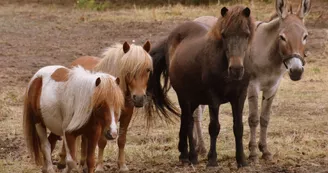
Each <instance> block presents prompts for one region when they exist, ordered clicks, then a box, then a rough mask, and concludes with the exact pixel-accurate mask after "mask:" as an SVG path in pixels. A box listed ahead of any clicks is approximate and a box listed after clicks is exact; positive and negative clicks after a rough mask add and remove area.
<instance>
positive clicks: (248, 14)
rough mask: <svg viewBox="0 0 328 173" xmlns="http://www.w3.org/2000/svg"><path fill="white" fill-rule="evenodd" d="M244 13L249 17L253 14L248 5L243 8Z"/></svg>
mask: <svg viewBox="0 0 328 173" xmlns="http://www.w3.org/2000/svg"><path fill="white" fill-rule="evenodd" d="M243 15H244V16H245V17H249V16H250V15H251V10H250V9H249V8H248V7H246V8H245V9H244V10H243Z"/></svg>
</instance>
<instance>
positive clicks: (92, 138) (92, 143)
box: [87, 125, 102, 173]
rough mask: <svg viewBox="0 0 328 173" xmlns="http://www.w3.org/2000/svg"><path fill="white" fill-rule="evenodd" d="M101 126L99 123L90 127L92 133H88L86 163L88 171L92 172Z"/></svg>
mask: <svg viewBox="0 0 328 173" xmlns="http://www.w3.org/2000/svg"><path fill="white" fill-rule="evenodd" d="M101 132H102V128H101V127H100V125H95V126H94V127H92V133H89V134H88V149H87V165H88V173H93V172H94V169H95V150H96V146H97V143H98V141H99V138H100V136H101Z"/></svg>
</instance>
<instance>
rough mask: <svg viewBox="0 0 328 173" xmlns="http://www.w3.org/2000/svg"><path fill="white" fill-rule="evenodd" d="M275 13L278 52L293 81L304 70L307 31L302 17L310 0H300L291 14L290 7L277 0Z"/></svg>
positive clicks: (307, 8)
mask: <svg viewBox="0 0 328 173" xmlns="http://www.w3.org/2000/svg"><path fill="white" fill-rule="evenodd" d="M276 5H277V6H276V9H277V14H278V16H279V17H280V28H279V38H277V39H278V40H279V41H278V47H279V54H280V56H281V57H282V61H283V63H284V65H285V67H286V68H287V69H288V73H289V77H290V79H291V80H293V81H297V80H300V79H301V77H302V74H303V72H304V65H305V61H304V57H305V53H304V51H305V45H306V42H307V37H308V32H307V30H306V28H305V26H304V23H303V18H304V16H305V15H306V14H307V13H308V12H309V10H310V0H302V5H301V8H300V9H299V10H298V12H297V14H293V11H292V9H291V8H289V10H288V9H287V5H286V2H285V1H284V0H277V4H276Z"/></svg>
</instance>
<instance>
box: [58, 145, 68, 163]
mask: <svg viewBox="0 0 328 173" xmlns="http://www.w3.org/2000/svg"><path fill="white" fill-rule="evenodd" d="M65 167H66V149H65V143H64V141H63V145H62V148H61V151H60V153H59V162H58V165H57V168H58V169H64V168H65Z"/></svg>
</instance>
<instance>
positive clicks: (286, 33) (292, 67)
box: [194, 0, 311, 161]
mask: <svg viewBox="0 0 328 173" xmlns="http://www.w3.org/2000/svg"><path fill="white" fill-rule="evenodd" d="M310 7H311V4H310V0H301V5H300V7H299V9H298V11H297V12H296V13H293V10H292V6H291V5H290V4H287V1H286V0H276V13H275V14H274V15H272V16H271V17H270V20H269V21H268V22H261V21H258V22H256V30H255V35H254V39H253V42H252V45H251V49H250V52H248V55H247V56H248V57H249V59H250V61H247V62H248V63H247V64H246V67H247V68H248V69H249V73H250V75H251V79H250V83H249V86H248V102H249V119H248V124H249V126H250V132H251V133H250V142H249V150H250V155H249V158H250V160H251V161H257V160H258V159H257V152H256V148H257V144H256V127H257V126H258V124H259V123H260V126H261V131H260V140H259V143H258V148H259V149H260V151H261V152H262V153H263V155H262V158H263V159H265V160H271V159H272V154H271V153H270V152H269V150H268V147H267V127H268V125H269V120H270V114H271V105H272V102H273V99H274V97H275V95H276V93H277V90H278V88H279V84H280V81H281V79H282V77H283V75H284V74H286V73H287V72H288V74H289V77H290V79H291V80H293V81H298V80H300V79H301V77H302V74H303V72H304V65H305V60H304V58H305V53H304V50H305V45H306V42H307V37H308V32H307V29H306V27H305V25H304V17H305V16H306V15H307V14H308V13H309V11H310ZM216 20H217V18H215V17H212V16H203V17H199V18H197V19H195V21H197V22H200V23H202V24H204V25H207V26H213V22H215V21H216ZM260 91H262V92H263V94H262V104H261V105H262V106H261V116H260V118H259V116H258V97H259V93H260ZM203 110H204V105H201V106H200V107H199V108H198V109H196V111H195V112H194V117H195V119H196V120H195V126H196V130H195V132H194V133H195V134H196V135H195V138H196V140H195V141H196V144H197V145H198V147H197V148H198V151H200V152H204V151H206V150H205V147H204V142H203V137H202V132H201V129H200V128H201V116H202V112H203ZM197 139H198V140H197Z"/></svg>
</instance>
